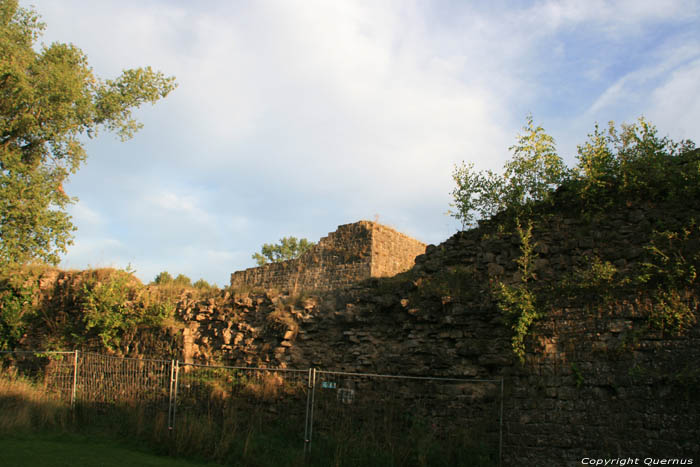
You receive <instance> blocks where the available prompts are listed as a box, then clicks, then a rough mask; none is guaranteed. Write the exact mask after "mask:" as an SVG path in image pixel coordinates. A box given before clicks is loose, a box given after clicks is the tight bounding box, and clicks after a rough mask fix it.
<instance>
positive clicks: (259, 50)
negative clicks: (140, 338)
mask: <svg viewBox="0 0 700 467" xmlns="http://www.w3.org/2000/svg"><path fill="white" fill-rule="evenodd" d="M36 3H38V6H37V9H38V10H39V12H40V13H42V14H43V15H44V17H45V20H46V22H47V24H48V33H47V34H48V35H47V38H48V39H50V40H54V39H55V40H61V41H71V42H74V43H76V44H77V45H78V46H79V47H81V48H83V49H84V50H85V51H86V52H87V53H88V57H89V61H90V63H91V64H92V65H93V66H94V67H95V70H96V72H97V74H99V75H104V76H106V77H109V76H113V75H114V74H117V73H119V71H120V70H121V69H122V68H124V67H134V66H142V65H152V66H153V67H154V68H156V69H160V70H162V71H164V72H165V73H166V74H173V75H175V76H176V77H177V80H178V83H179V87H178V89H177V90H176V91H175V92H174V93H173V94H172V95H171V96H169V97H168V98H167V99H166V100H165V101H164V102H161V103H159V104H158V105H157V106H155V107H154V108H152V109H151V108H148V109H144V110H141V111H139V115H140V116H141V118H142V119H143V120H144V122H145V124H146V128H145V129H144V130H143V131H142V132H141V133H140V134H139V135H137V137H136V138H135V139H134V140H132V141H131V142H129V143H128V145H119V146H117V144H116V143H114V142H113V141H112V140H111V138H109V137H107V139H109V141H105V139H104V136H103V137H102V138H101V139H99V140H97V141H96V142H94V143H91V145H90V147H89V152H90V158H89V159H88V163H87V166H86V167H85V168H83V169H81V171H80V172H79V173H78V174H77V175H76V176H75V177H74V183H73V184H71V188H74V189H75V194H76V195H78V196H79V197H80V198H81V200H84V201H81V204H79V205H77V206H75V207H74V208H73V210H72V211H71V212H72V213H73V214H74V216H75V219H76V222H77V223H78V224H79V227H80V231H79V232H78V239H79V240H80V241H81V242H82V243H81V245H82V246H80V245H78V247H77V249H76V253H73V252H72V253H71V255H70V257H71V258H76V257H77V256H80V257H81V258H86V261H87V260H88V259H89V258H88V255H89V254H91V253H90V252H92V253H93V254H95V255H98V256H99V254H100V253H101V252H100V251H98V250H95V249H94V248H93V247H96V246H97V244H98V243H99V242H101V241H102V239H106V240H105V241H107V243H105V245H106V247H105V248H107V250H108V252H107V251H106V252H105V253H104V255H109V254H113V255H114V256H110V257H109V258H105V259H106V260H109V259H110V258H116V259H115V261H116V260H119V261H122V260H127V261H134V262H135V263H137V264H135V267H136V269H140V270H142V271H143V274H145V275H146V277H145V279H147V280H150V279H152V278H153V276H154V275H155V274H157V273H158V272H160V271H162V270H164V269H167V270H171V272H183V273H186V274H187V275H189V276H191V277H192V278H193V279H196V278H198V277H199V276H204V277H205V278H207V279H208V280H212V278H213V277H216V281H217V282H220V283H221V282H224V279H223V278H226V277H227V274H228V273H229V272H231V271H233V270H235V269H238V268H241V267H246V266H249V265H251V260H250V254H251V253H252V252H253V251H256V250H257V249H258V248H259V245H260V244H262V243H263V242H265V241H268V242H269V241H275V240H276V239H277V238H279V237H280V236H282V235H287V234H296V235H300V232H306V233H308V234H305V235H308V236H311V233H314V232H315V233H318V234H319V235H320V234H325V233H326V232H329V231H332V230H333V229H334V227H335V225H337V224H339V223H346V222H352V221H354V220H357V219H359V218H370V219H371V218H373V217H374V215H375V214H379V215H380V219H386V221H387V222H390V223H392V224H394V226H395V227H396V228H398V229H399V230H407V231H409V233H412V234H414V235H416V236H417V237H419V238H421V239H423V240H425V241H429V242H438V241H440V240H443V239H444V238H445V237H447V236H448V235H449V234H451V233H452V232H453V231H454V223H453V222H452V221H451V220H450V219H449V218H448V217H446V216H444V215H443V214H444V212H445V211H446V210H447V209H448V203H449V194H448V193H449V192H450V191H451V187H452V180H451V177H450V174H451V171H452V165H453V164H454V163H456V162H459V161H460V160H462V159H468V160H472V161H474V162H475V163H476V165H477V167H478V168H480V169H487V168H488V169H498V168H500V167H501V166H502V162H503V160H504V159H505V158H506V157H507V156H508V153H507V147H508V146H510V145H511V144H512V143H513V141H514V139H515V134H516V132H517V131H518V130H519V127H520V125H521V124H522V122H523V117H524V116H525V114H526V113H527V112H529V111H531V112H533V114H534V116H535V119H536V120H537V121H541V118H542V117H540V114H542V113H544V114H546V115H547V118H549V121H551V122H554V124H555V125H557V128H558V129H559V130H561V133H554V136H555V137H556V138H557V140H558V141H564V142H565V144H567V145H568V146H571V147H573V146H574V144H573V143H572V142H571V141H574V140H578V141H580V140H581V139H582V137H584V136H585V133H586V132H587V131H589V130H590V129H591V126H592V123H593V121H595V120H599V121H602V122H605V121H607V120H608V119H610V118H617V115H619V114H623V116H624V117H625V118H628V117H627V115H628V114H631V116H632V118H634V117H636V116H638V115H639V114H640V113H645V114H647V113H648V115H649V116H650V117H651V118H652V119H654V118H656V116H658V118H659V119H660V121H658V122H656V123H657V125H658V126H659V128H660V129H661V130H662V131H665V130H664V127H668V128H671V129H674V130H675V129H679V131H680V130H682V129H683V128H687V130H683V131H687V132H689V133H691V134H690V135H689V136H692V131H696V130H693V129H692V128H690V126H691V125H693V122H695V121H697V106H698V104H697V98H696V96H697V93H696V92H693V90H692V89H693V84H694V82H697V73H698V72H697V68H698V66H697V56H698V55H697V53H698V47H697V44H698V40H700V39H699V38H698V33H697V30H698V28H697V17H698V11H699V8H700V6H699V4H698V3H697V2H693V1H684V0H678V1H671V2H656V1H654V2H651V1H644V2H641V1H618V2H609V1H603V0H593V1H590V2H580V1H574V0H571V1H563V2H554V1H544V2H534V3H531V4H529V5H526V6H525V7H517V6H516V7H513V6H510V5H509V6H504V5H499V4H493V5H491V4H489V6H488V7H487V6H482V5H475V4H472V3H466V2H435V3H430V2H405V1H386V2H353V1H343V2H328V1H322V0H303V1H297V2H293V1H290V2H248V3H245V2H244V3H239V2H234V3H231V2H225V1H212V2H179V3H177V5H176V6H173V5H174V3H172V2H160V1H152V2H147V3H143V2H137V1H129V0H120V1H117V0H104V1H100V2H88V3H85V2H83V1H79V0H65V1H62V2H60V3H59V2H53V1H46V0H38V1H37V2H36ZM76 17H79V18H80V21H79V22H76V21H75V18H76ZM693 22H695V23H693ZM656 25H661V26H664V27H666V28H668V29H663V32H662V33H660V34H661V37H662V39H663V40H662V41H660V43H659V44H656V43H654V44H651V45H650V47H651V50H650V51H649V54H650V57H652V58H653V60H651V59H650V60H646V61H644V60H642V61H639V62H635V63H632V64H628V66H626V67H623V68H620V69H619V70H618V69H617V68H616V67H617V66H618V65H619V64H618V63H617V62H616V60H617V59H618V58H619V57H621V56H625V54H626V51H627V48H628V47H629V46H630V44H632V43H635V41H638V40H639V39H640V38H643V37H644V36H645V33H646V32H647V31H657V29H658V28H656V27H655V26H656ZM689 25H690V26H689ZM676 27H677V28H678V29H680V30H681V31H682V32H683V31H685V32H684V33H683V34H685V35H686V36H687V37H685V36H683V35H682V34H681V36H679V37H681V38H680V39H679V38H677V37H676V36H675V35H674V34H675V31H674V30H673V28H676ZM667 37H671V39H667ZM674 38H675V39H674ZM570 41H584V42H585V41H590V42H591V43H595V44H596V47H599V48H602V49H591V50H589V48H588V47H585V45H586V44H585V43H584V44H583V45H582V44H581V43H579V42H576V43H575V44H573V45H575V46H576V47H573V46H572V44H571V43H570ZM602 52H606V53H602ZM607 52H610V53H607ZM577 54H581V56H577ZM562 63H566V64H567V65H568V64H569V63H571V64H573V65H572V66H571V67H570V68H567V69H566V70H565V71H561V68H562V67H561V64H562ZM555 73H558V74H559V75H557V76H556V77H555V78H557V79H555V80H550V75H551V74H555ZM562 73H571V74H574V75H575V76H565V75H561V74H562ZM573 78H576V79H573ZM591 83H594V84H595V86H593V85H591ZM577 86H580V88H579V87H577ZM596 92H597V94H596ZM684 95H685V99H684V98H683V96H684ZM557 96H566V97H564V98H560V97H557ZM570 96H574V97H575V98H576V99H580V102H577V103H576V104H577V105H578V108H579V109H588V111H587V112H585V113H584V114H583V115H581V112H580V111H579V112H577V113H574V111H573V110H572V108H574V106H573V105H572V103H571V102H568V101H566V99H567V98H569V97H570ZM543 102H547V104H546V105H548V106H549V107H544V106H545V104H543ZM609 113H614V114H615V115H608V114H609ZM652 121H654V120H652ZM543 123H544V124H545V127H546V128H547V129H548V130H549V127H548V125H547V122H543ZM662 125H663V126H662ZM684 125H685V126H684ZM669 131H671V130H669ZM95 180H99V181H100V182H99V183H96V182H95ZM71 194H72V193H71ZM84 202H87V203H88V204H84ZM441 236H442V238H440V237H441ZM109 239H118V241H119V242H121V244H120V245H114V244H110V243H109ZM127 246H128V248H127ZM98 260H99V258H98ZM199 271H201V272H199ZM214 271H215V272H214ZM207 274H212V276H207ZM226 281H227V279H226Z"/></svg>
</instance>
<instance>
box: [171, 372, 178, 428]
mask: <svg viewBox="0 0 700 467" xmlns="http://www.w3.org/2000/svg"><path fill="white" fill-rule="evenodd" d="M179 382H180V362H179V361H178V360H175V379H174V381H173V411H172V418H171V419H170V425H171V426H172V428H171V429H173V430H174V429H175V414H177V386H178V384H179Z"/></svg>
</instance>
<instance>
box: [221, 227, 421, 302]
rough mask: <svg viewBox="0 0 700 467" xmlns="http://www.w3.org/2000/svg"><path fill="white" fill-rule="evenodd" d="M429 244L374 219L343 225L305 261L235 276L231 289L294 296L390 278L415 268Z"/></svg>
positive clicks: (310, 253)
mask: <svg viewBox="0 0 700 467" xmlns="http://www.w3.org/2000/svg"><path fill="white" fill-rule="evenodd" d="M425 248H426V245H425V244H424V243H422V242H419V241H418V240H416V239H414V238H411V237H409V236H407V235H404V234H402V233H400V232H397V231H396V230H394V229H392V228H391V227H387V226H385V225H381V224H378V223H376V222H370V221H359V222H355V223H354V224H345V225H341V226H338V229H337V230H336V231H335V232H331V233H329V234H328V236H327V237H323V238H322V239H321V240H320V241H319V242H318V244H316V245H314V246H313V247H312V248H311V249H310V250H309V251H307V252H306V253H304V254H303V255H301V256H300V257H299V258H296V259H292V260H289V261H283V262H280V263H270V264H266V265H264V266H260V267H256V268H249V269H246V270H244V271H237V272H234V273H233V274H231V287H232V288H233V289H234V290H240V289H247V288H248V289H250V288H254V289H258V288H259V289H276V290H280V291H290V292H293V293H296V292H299V291H302V290H305V291H312V290H313V291H328V290H336V289H341V288H344V287H347V286H349V285H352V284H355V283H357V282H360V281H362V280H364V279H368V278H370V277H389V276H394V275H396V274H398V273H400V272H404V271H406V270H408V269H410V268H411V267H413V265H414V261H415V259H416V256H418V255H420V254H423V253H425Z"/></svg>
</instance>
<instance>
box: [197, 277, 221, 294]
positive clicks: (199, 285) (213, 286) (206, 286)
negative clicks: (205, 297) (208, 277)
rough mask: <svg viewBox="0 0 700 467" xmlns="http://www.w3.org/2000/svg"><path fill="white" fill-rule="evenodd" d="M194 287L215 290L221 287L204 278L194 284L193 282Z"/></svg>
mask: <svg viewBox="0 0 700 467" xmlns="http://www.w3.org/2000/svg"><path fill="white" fill-rule="evenodd" d="M192 287H194V288H195V289H199V290H202V291H214V290H218V289H219V288H218V287H217V286H216V284H210V283H209V282H207V281H205V280H204V279H199V280H198V281H196V282H195V283H194V284H192Z"/></svg>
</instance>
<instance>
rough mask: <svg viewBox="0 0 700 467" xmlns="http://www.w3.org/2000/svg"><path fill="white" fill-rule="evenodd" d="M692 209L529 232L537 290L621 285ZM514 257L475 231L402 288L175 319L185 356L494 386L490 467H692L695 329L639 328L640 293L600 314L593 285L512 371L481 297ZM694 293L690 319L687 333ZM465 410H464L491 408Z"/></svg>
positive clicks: (247, 297) (509, 248)
mask: <svg viewBox="0 0 700 467" xmlns="http://www.w3.org/2000/svg"><path fill="white" fill-rule="evenodd" d="M698 206H700V203H695V204H693V203H691V204H688V205H687V207H684V208H682V209H679V207H678V206H672V205H664V204H662V203H657V204H654V203H647V204H646V205H644V206H638V207H634V208H622V209H617V210H608V211H607V212H605V213H604V215H600V216H589V217H588V218H585V217H584V216H583V215H582V214H581V213H579V212H576V210H575V209H571V210H569V211H568V212H564V213H561V214H560V215H556V216H549V217H548V218H547V221H546V222H544V223H542V224H541V225H539V226H538V227H536V228H535V230H534V231H533V241H534V242H535V243H536V247H535V252H536V254H537V257H536V258H535V260H534V271H535V275H536V283H537V284H540V286H542V287H543V290H549V289H548V287H550V286H551V287H552V288H551V290H553V291H555V290H556V287H555V284H557V283H562V282H561V281H563V280H564V279H565V278H567V277H572V276H571V274H572V273H577V274H578V273H581V274H583V273H582V272H581V271H586V270H588V269H587V268H589V267H590V265H591V264H593V260H592V259H593V258H599V259H600V260H601V261H606V262H609V264H614V265H615V268H616V270H617V271H619V272H620V273H625V271H630V270H633V269H634V268H635V267H636V265H638V264H641V263H643V262H645V261H648V260H649V257H648V254H649V250H648V249H645V246H646V245H648V244H649V241H650V239H651V238H652V236H653V235H654V231H655V230H659V229H677V228H678V227H679V226H682V225H685V224H686V223H687V222H688V220H689V219H691V218H693V217H694V218H696V219H697V218H700V208H699V207H698ZM583 219H585V220H583ZM339 230H340V229H339ZM329 237H330V236H329ZM693 241H695V240H693ZM689 245H690V244H689ZM696 247H697V245H696ZM695 254H697V252H695ZM520 255H521V250H520V239H519V238H518V237H517V235H514V234H513V233H512V232H510V233H508V232H507V231H499V230H498V229H489V226H488V225H485V226H483V227H482V228H481V229H476V230H473V231H469V232H463V233H459V234H457V235H455V236H453V237H452V238H450V239H449V240H447V241H446V242H444V243H443V244H441V245H439V246H430V247H428V248H427V251H426V253H425V254H424V255H421V256H419V257H417V258H416V266H415V267H414V268H413V269H412V270H411V271H410V272H409V273H407V274H405V275H402V276H398V277H393V278H383V279H371V280H369V281H366V282H364V283H362V284H360V285H356V286H354V287H350V288H348V289H346V290H344V291H342V292H334V293H327V294H323V295H319V296H318V297H315V298H306V299H303V300H302V301H295V300H298V299H294V297H292V296H290V295H284V294H283V295H280V294H278V293H266V294H259V295H251V294H246V293H238V294H232V295H231V294H229V293H227V294H225V295H223V296H222V297H220V299H218V300H215V301H210V302H193V301H190V302H188V301H185V302H182V303H181V305H180V308H179V310H180V313H181V316H182V318H183V319H184V321H185V322H186V323H187V330H186V336H185V338H186V339H185V340H186V346H185V354H186V355H185V356H186V358H188V359H189V360H191V361H208V360H210V359H216V360H223V361H229V362H231V363H235V364H238V365H255V366H282V367H285V366H288V367H296V368H307V367H310V366H315V367H319V368H323V369H332V370H342V371H348V372H367V373H391V374H405V375H434V376H453V377H477V378H494V377H496V378H498V377H503V378H504V379H505V400H504V420H505V423H504V432H503V435H504V448H503V453H504V461H505V462H504V465H581V463H580V462H581V459H582V458H584V457H589V458H591V457H593V458H595V457H597V458H608V459H611V458H628V457H631V458H639V459H640V464H641V459H643V458H645V457H650V458H655V459H663V458H674V459H688V458H694V459H695V462H700V445H698V444H697V440H698V439H700V392H699V391H698V387H700V372H699V371H698V368H697V361H699V360H700V327H698V326H697V324H696V325H694V326H692V327H691V328H690V329H689V330H688V331H686V332H683V333H676V332H672V331H670V330H666V331H661V330H658V329H657V328H655V327H653V326H651V325H650V320H649V318H650V314H651V313H653V312H654V304H653V303H652V301H650V300H649V296H648V294H647V291H645V290H644V289H634V288H630V289H629V290H627V291H624V290H623V292H624V294H623V295H622V296H616V297H614V299H610V300H608V299H606V298H605V297H604V296H603V292H604V291H605V284H598V285H596V286H595V287H593V288H591V289H590V290H589V291H586V293H585V294H583V295H581V294H579V295H576V296H572V297H573V298H570V299H569V298H567V297H566V296H563V297H562V299H561V302H559V304H558V305H556V306H555V305H552V307H551V308H549V309H546V310H542V311H543V316H542V317H541V318H540V320H539V321H537V322H536V323H535V325H534V326H533V328H532V330H531V331H530V333H529V337H528V339H527V340H526V354H525V361H524V363H520V361H519V360H518V358H517V357H516V356H515V355H514V353H513V349H512V346H511V337H512V331H511V328H510V326H509V325H508V324H507V322H505V321H504V318H503V314H502V313H501V311H500V310H499V309H498V307H497V306H496V303H495V299H494V296H493V294H492V293H491V289H490V287H491V285H489V284H493V283H494V281H503V282H506V283H511V284H517V283H518V282H519V281H520V276H519V272H518V268H517V264H516V263H515V261H514V260H515V259H517V258H518V257H519V256H520ZM357 257H358V258H364V256H360V255H358V256H357ZM688 258H690V256H688ZM360 262H361V261H360ZM363 264H369V263H366V262H365V263H363ZM576 271H578V272H576ZM694 290H695V291H694V292H692V293H693V294H694V295H692V296H690V297H689V298H688V303H689V304H691V306H692V307H694V308H693V312H694V315H695V317H696V318H697V316H698V313H699V311H698V292H697V287H696V288H695V289H694ZM552 293H554V292H552ZM455 397H464V395H463V394H462V395H457V396H455ZM455 400H456V399H455ZM469 401H470V404H472V406H470V407H472V408H473V406H474V404H476V405H477V406H478V404H481V403H490V401H487V400H481V399H479V398H476V399H474V398H472V399H469ZM458 405H459V404H457V405H456V406H458ZM469 410H471V409H469ZM467 413H470V412H460V417H468V415H464V414H467ZM460 420H461V418H460ZM469 422H470V421H469V420H464V423H467V424H468V423H469Z"/></svg>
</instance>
